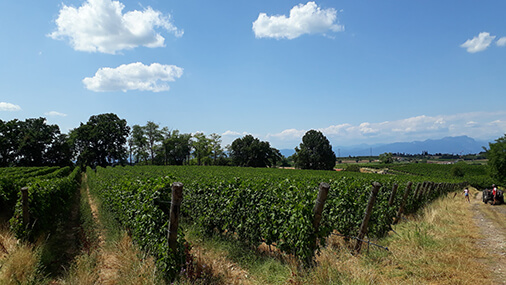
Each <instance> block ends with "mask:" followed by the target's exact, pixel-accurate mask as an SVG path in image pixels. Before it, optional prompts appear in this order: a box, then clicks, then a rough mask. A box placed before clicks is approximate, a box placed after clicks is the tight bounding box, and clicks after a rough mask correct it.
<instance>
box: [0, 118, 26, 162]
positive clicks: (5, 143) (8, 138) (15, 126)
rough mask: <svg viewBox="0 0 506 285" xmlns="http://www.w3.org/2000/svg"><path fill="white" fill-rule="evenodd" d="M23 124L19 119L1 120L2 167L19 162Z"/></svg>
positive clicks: (0, 156)
mask: <svg viewBox="0 0 506 285" xmlns="http://www.w3.org/2000/svg"><path fill="white" fill-rule="evenodd" d="M20 136H21V124H20V122H19V121H18V120H11V121H8V122H4V121H2V120H0V167H6V166H13V165H15V164H16V163H17V156H18V148H19V147H18V146H19V141H20Z"/></svg>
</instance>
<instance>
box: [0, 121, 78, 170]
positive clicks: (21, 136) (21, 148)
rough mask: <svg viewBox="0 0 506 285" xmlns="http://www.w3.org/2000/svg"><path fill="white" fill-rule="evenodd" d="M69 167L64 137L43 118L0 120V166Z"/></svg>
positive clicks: (58, 129)
mask: <svg viewBox="0 0 506 285" xmlns="http://www.w3.org/2000/svg"><path fill="white" fill-rule="evenodd" d="M70 164H71V153H70V147H69V145H68V143H67V137H66V136H65V135H64V134H61V133H60V128H59V127H58V126H57V125H48V124H47V122H46V119H45V118H42V117H41V118H37V119H26V120H25V121H19V120H11V121H8V122H4V121H2V120H0V166H49V165H57V166H66V165H70Z"/></svg>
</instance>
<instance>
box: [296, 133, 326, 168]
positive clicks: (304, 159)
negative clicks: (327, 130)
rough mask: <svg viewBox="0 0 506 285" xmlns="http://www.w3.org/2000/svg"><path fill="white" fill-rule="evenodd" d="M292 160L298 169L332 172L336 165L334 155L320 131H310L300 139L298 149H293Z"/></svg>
mask: <svg viewBox="0 0 506 285" xmlns="http://www.w3.org/2000/svg"><path fill="white" fill-rule="evenodd" d="M294 160H295V166H296V167H298V168H302V169H317V170H332V169H333V168H334V166H335V164H336V154H335V153H334V151H333V150H332V146H331V145H330V142H329V140H328V139H327V138H326V137H325V136H324V135H323V134H322V133H321V132H320V131H315V130H310V131H308V132H306V134H305V135H304V136H303V137H302V143H301V144H300V145H299V147H298V148H297V147H296V148H295V156H294Z"/></svg>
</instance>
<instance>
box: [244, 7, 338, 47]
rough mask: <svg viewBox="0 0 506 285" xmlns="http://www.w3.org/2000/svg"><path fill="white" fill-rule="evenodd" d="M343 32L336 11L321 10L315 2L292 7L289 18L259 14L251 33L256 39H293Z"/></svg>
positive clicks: (331, 9) (329, 9) (332, 9)
mask: <svg viewBox="0 0 506 285" xmlns="http://www.w3.org/2000/svg"><path fill="white" fill-rule="evenodd" d="M343 30H344V26H342V25H340V24H339V23H338V21H337V11H336V9H334V8H328V9H322V8H320V7H318V5H316V3H315V2H307V4H306V5H303V4H299V5H297V6H295V7H293V8H292V9H291V10H290V16H289V17H286V16H285V15H279V16H267V14H265V13H260V14H259V15H258V18H257V19H256V20H255V21H254V22H253V32H254V33H255V37H257V38H276V39H282V38H285V39H294V38H297V37H299V36H301V35H303V34H325V33H326V32H327V31H332V32H340V31H343Z"/></svg>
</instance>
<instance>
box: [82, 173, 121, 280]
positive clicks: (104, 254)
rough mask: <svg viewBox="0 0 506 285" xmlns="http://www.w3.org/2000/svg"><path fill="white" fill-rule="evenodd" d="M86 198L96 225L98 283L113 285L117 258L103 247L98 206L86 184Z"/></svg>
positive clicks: (102, 229)
mask: <svg viewBox="0 0 506 285" xmlns="http://www.w3.org/2000/svg"><path fill="white" fill-rule="evenodd" d="M83 180H84V182H87V180H88V176H87V175H86V173H85V174H84V178H83ZM85 185H86V196H87V199H88V204H89V205H90V208H91V214H92V215H93V220H94V221H95V224H96V225H97V240H98V249H97V250H98V251H97V252H98V264H97V269H98V276H99V278H98V283H99V284H115V280H117V279H118V272H117V271H118V270H117V269H116V268H115V266H114V265H115V264H117V263H118V258H117V256H116V255H115V254H112V253H111V252H110V251H108V250H107V249H106V247H105V240H106V239H105V229H104V227H103V225H102V223H101V222H100V216H99V215H100V213H99V210H98V205H97V203H96V201H95V200H94V199H93V197H92V195H91V194H90V188H89V187H88V186H87V185H88V184H87V183H86V184H85Z"/></svg>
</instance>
